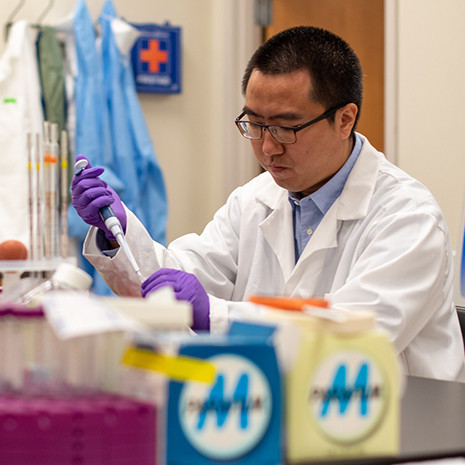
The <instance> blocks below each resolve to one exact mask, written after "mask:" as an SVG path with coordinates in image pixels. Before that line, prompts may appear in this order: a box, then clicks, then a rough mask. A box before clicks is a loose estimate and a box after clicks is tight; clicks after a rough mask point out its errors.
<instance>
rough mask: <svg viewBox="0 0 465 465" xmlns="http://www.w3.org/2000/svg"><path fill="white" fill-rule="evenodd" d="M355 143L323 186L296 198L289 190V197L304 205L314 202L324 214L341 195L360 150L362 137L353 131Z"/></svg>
mask: <svg viewBox="0 0 465 465" xmlns="http://www.w3.org/2000/svg"><path fill="white" fill-rule="evenodd" d="M354 138H355V144H354V148H353V149H352V152H351V154H350V156H349V158H348V159H347V161H346V162H345V163H344V165H342V167H341V169H340V170H339V171H338V172H337V173H336V174H335V175H334V176H333V177H332V178H331V179H330V180H329V181H328V182H327V183H326V184H324V185H323V186H321V187H320V188H319V189H318V190H317V191H315V192H313V193H312V194H310V195H307V196H306V197H304V198H302V199H300V200H297V199H296V198H295V194H294V193H292V192H289V197H290V199H292V203H293V202H294V200H297V201H298V202H299V203H300V204H301V205H302V206H305V205H306V204H307V203H308V202H314V203H315V205H316V206H317V207H318V209H319V210H320V211H321V213H323V215H324V214H326V212H327V211H328V210H329V209H330V207H331V205H332V204H333V203H334V201H335V200H336V199H337V198H338V197H339V196H340V195H341V192H342V189H344V185H345V183H346V181H347V178H348V177H349V174H350V171H351V170H352V168H353V167H354V165H355V162H356V161H357V158H358V156H359V155H360V152H361V150H362V139H361V138H360V136H359V135H358V134H357V133H354Z"/></svg>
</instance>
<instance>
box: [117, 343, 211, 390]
mask: <svg viewBox="0 0 465 465" xmlns="http://www.w3.org/2000/svg"><path fill="white" fill-rule="evenodd" d="M122 363H123V364H124V365H128V366H132V367H136V368H143V369H145V370H151V371H156V372H158V373H163V374H165V375H167V376H169V377H170V378H173V379H176V380H178V381H200V382H202V383H212V382H213V380H214V379H215V366H214V365H213V364H212V363H209V362H205V361H203V360H200V359H197V358H189V357H182V356H181V357H179V356H169V355H160V354H157V353H155V352H152V351H150V350H144V349H137V348H136V347H129V348H128V349H127V350H126V352H125V353H124V354H123V358H122Z"/></svg>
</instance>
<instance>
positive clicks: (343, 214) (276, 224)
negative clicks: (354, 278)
mask: <svg viewBox="0 0 465 465" xmlns="http://www.w3.org/2000/svg"><path fill="white" fill-rule="evenodd" d="M360 137H361V138H362V141H363V146H362V151H361V153H360V155H359V157H358V160H357V162H356V163H355V165H354V167H353V169H352V171H351V173H350V175H349V177H348V178H347V182H346V184H345V186H344V190H343V191H342V193H341V195H340V196H339V198H338V199H336V201H335V202H334V203H333V205H332V206H331V208H330V209H329V211H328V213H327V214H326V215H325V217H324V218H323V220H322V221H321V223H320V225H319V226H318V228H317V230H316V231H315V234H314V236H313V237H312V239H311V240H310V241H309V242H308V244H307V246H306V247H305V249H304V251H303V253H302V255H301V257H300V259H299V261H298V262H297V265H296V264H295V252H294V231H293V224H292V209H291V207H290V205H289V202H288V191H287V190H285V189H282V188H281V187H279V186H278V185H277V184H275V183H274V182H273V183H271V182H270V183H268V184H266V185H265V186H264V187H263V188H262V189H261V190H259V191H258V192H257V194H256V199H257V200H258V201H260V202H262V203H263V204H264V205H267V206H268V207H269V208H270V209H271V212H270V214H269V215H268V217H267V218H266V219H265V220H264V221H263V222H262V223H261V224H260V228H261V231H262V233H263V235H264V237H265V239H266V241H267V242H268V243H269V245H270V247H271V248H272V249H273V251H274V253H275V254H276V256H277V258H278V260H279V263H280V266H281V269H282V271H283V275H284V278H285V280H286V281H288V279H289V281H288V285H290V288H289V289H288V290H289V291H291V288H292V275H293V274H295V273H296V271H294V270H298V268H300V267H299V265H300V264H301V263H303V262H304V261H306V260H307V259H308V257H310V256H312V260H316V261H319V262H321V266H322V265H323V261H324V255H321V254H320V255H319V256H315V254H316V253H317V252H318V251H321V250H325V249H329V248H333V247H337V231H338V229H339V226H340V224H341V222H342V221H345V220H356V219H360V218H363V217H365V216H366V215H367V212H368V207H369V203H370V199H371V198H372V193H373V190H374V188H375V184H376V179H377V172H378V163H379V156H382V154H379V153H378V152H377V151H376V150H375V149H374V148H373V147H372V146H371V144H370V143H369V142H368V140H367V139H366V138H365V137H363V136H360ZM268 176H270V175H269V174H268ZM318 257H319V258H318ZM314 265H315V266H316V265H317V264H316V263H314ZM316 268H318V267H317V266H316ZM317 275H318V273H316V275H315V279H316V277H317ZM309 284H310V283H309Z"/></svg>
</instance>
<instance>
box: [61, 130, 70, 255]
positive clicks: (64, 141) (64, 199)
mask: <svg viewBox="0 0 465 465" xmlns="http://www.w3.org/2000/svg"><path fill="white" fill-rule="evenodd" d="M60 142H61V151H60V155H61V156H60V158H61V160H60V167H61V170H60V177H61V179H60V181H61V208H60V211H61V234H60V235H61V255H62V256H63V257H67V256H68V134H67V132H66V131H64V130H63V131H61V140H60Z"/></svg>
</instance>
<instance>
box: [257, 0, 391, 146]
mask: <svg viewBox="0 0 465 465" xmlns="http://www.w3.org/2000/svg"><path fill="white" fill-rule="evenodd" d="M302 25H308V26H318V27H322V28H325V29H328V30H329V31H331V32H334V33H335V34H337V35H339V36H341V37H342V38H343V39H344V40H345V41H347V42H348V43H349V44H350V46H351V47H352V48H353V49H354V50H355V52H356V53H357V55H358V57H359V58H360V62H361V65H362V71H363V76H364V81H363V86H364V94H363V102H362V111H361V114H360V121H359V123H358V126H357V131H359V132H361V133H362V134H364V135H365V136H367V137H368V139H369V140H370V142H371V144H372V145H373V146H374V147H376V148H377V149H378V150H381V151H382V150H383V149H384V0H273V24H271V25H270V26H269V27H267V28H266V30H265V37H266V38H268V37H271V36H272V35H274V34H276V33H277V32H279V31H281V30H283V29H286V28H288V27H292V26H302Z"/></svg>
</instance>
